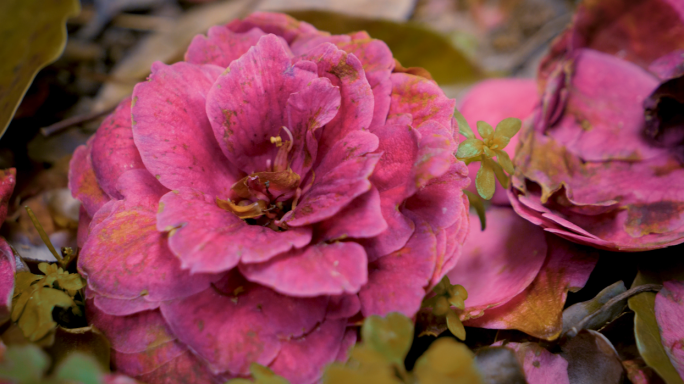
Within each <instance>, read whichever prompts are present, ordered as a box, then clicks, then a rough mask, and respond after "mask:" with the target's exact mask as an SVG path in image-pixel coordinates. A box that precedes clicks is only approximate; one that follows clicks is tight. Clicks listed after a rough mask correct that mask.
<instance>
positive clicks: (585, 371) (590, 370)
mask: <svg viewBox="0 0 684 384" xmlns="http://www.w3.org/2000/svg"><path fill="white" fill-rule="evenodd" d="M561 349H562V350H563V353H562V356H563V358H564V359H565V360H567V362H568V377H569V378H570V383H573V384H575V383H577V384H613V383H614V384H619V383H622V380H623V379H624V369H623V368H622V362H621V361H620V358H619V357H618V354H617V352H616V351H615V348H614V347H613V345H612V344H611V343H610V341H609V340H608V339H607V338H606V337H605V336H603V335H602V334H600V333H598V332H596V331H592V330H587V329H585V330H582V331H580V332H579V333H578V334H577V336H575V337H573V338H572V339H570V340H569V341H568V342H567V343H565V344H563V345H562V346H561Z"/></svg>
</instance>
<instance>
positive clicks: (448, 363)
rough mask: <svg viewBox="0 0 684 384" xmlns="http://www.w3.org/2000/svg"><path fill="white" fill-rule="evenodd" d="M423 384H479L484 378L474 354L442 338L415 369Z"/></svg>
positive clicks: (454, 342) (419, 380) (449, 339)
mask: <svg viewBox="0 0 684 384" xmlns="http://www.w3.org/2000/svg"><path fill="white" fill-rule="evenodd" d="M413 373H414V374H415V376H416V378H417V379H418V382H419V383H421V384H428V383H429V384H442V383H444V384H479V383H482V382H483V380H482V376H481V375H480V372H479V371H478V370H477V367H476V365H475V360H474V356H473V353H472V352H471V351H470V350H469V349H468V347H466V346H465V344H462V343H459V342H458V341H456V340H454V339H451V338H447V337H442V338H439V339H437V340H435V342H434V343H432V345H430V348H429V349H428V350H427V351H426V352H425V353H424V354H423V356H421V357H420V358H418V360H417V361H416V366H415V368H414V369H413Z"/></svg>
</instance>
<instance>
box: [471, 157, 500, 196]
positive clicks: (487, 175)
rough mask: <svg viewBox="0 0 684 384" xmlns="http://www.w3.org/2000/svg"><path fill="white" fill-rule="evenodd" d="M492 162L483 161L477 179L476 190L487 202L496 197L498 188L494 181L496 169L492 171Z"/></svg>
mask: <svg viewBox="0 0 684 384" xmlns="http://www.w3.org/2000/svg"><path fill="white" fill-rule="evenodd" d="M491 164H492V163H491V162H490V161H483V162H482V165H481V166H480V170H479V171H477V176H476V177H475V188H476V189H477V193H479V194H480V197H482V198H483V199H485V200H489V199H491V198H492V196H494V188H496V185H495V180H494V169H492V165H491Z"/></svg>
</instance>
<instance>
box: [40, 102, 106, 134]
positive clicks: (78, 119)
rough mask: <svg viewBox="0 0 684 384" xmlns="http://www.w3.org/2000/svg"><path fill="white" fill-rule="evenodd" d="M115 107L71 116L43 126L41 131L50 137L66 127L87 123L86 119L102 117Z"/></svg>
mask: <svg viewBox="0 0 684 384" xmlns="http://www.w3.org/2000/svg"><path fill="white" fill-rule="evenodd" d="M115 108H116V106H115V107H112V108H108V109H106V110H104V111H99V112H93V113H89V114H86V115H79V116H74V117H70V118H68V119H65V120H62V121H58V122H56V123H54V124H52V125H50V126H47V127H43V128H41V129H40V133H42V134H43V136H45V137H50V136H52V135H54V134H55V133H57V132H59V131H62V130H64V129H66V128H69V127H71V126H74V125H77V124H81V123H85V122H86V121H89V120H94V119H97V118H98V117H102V116H104V115H108V114H109V113H111V112H112V111H113V110H114V109H115Z"/></svg>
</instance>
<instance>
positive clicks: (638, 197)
mask: <svg viewBox="0 0 684 384" xmlns="http://www.w3.org/2000/svg"><path fill="white" fill-rule="evenodd" d="M599 3H600V4H599ZM599 3H595V4H594V3H591V4H590V3H589V2H587V3H586V4H583V5H582V6H581V7H580V9H579V10H578V13H577V15H576V18H575V21H574V24H573V26H572V27H571V28H570V29H569V30H568V32H566V33H565V34H564V35H563V36H562V37H561V38H560V39H559V40H558V41H557V43H556V44H555V45H554V47H553V49H552V52H551V54H550V55H548V56H547V57H546V58H545V60H544V61H543V63H542V66H541V69H540V77H539V82H540V85H541V86H542V87H543V89H545V91H544V94H543V95H542V102H541V105H540V106H539V108H538V109H537V111H536V112H535V114H534V117H533V120H532V121H531V123H530V124H528V125H527V126H526V127H523V129H522V130H521V132H520V133H519V140H520V143H521V144H520V145H519V147H518V150H517V154H516V158H515V165H516V167H517V168H516V174H515V175H514V177H513V183H512V184H513V190H512V196H511V197H512V199H511V203H512V204H513V207H514V209H515V210H516V212H517V213H518V214H520V215H521V216H522V217H524V218H526V219H528V220H530V221H531V222H532V223H534V224H537V225H540V226H541V227H543V228H544V229H545V230H546V231H548V232H551V233H555V234H557V235H559V236H561V237H564V238H566V239H568V240H571V241H575V242H579V243H582V244H588V245H592V246H595V247H599V248H603V249H609V250H621V251H639V250H647V249H656V248H662V247H666V246H669V245H674V244H679V243H682V242H684V156H683V155H682V153H683V152H682V144H684V141H682V140H683V139H684V124H683V123H682V121H684V120H682V119H681V117H682V116H681V104H679V106H678V107H677V106H676V103H675V105H672V104H667V103H665V104H663V105H661V107H660V108H656V106H657V105H658V100H660V98H662V97H663V95H665V96H668V97H672V96H673V95H668V94H667V92H668V91H667V90H663V89H662V88H659V83H660V82H661V81H662V79H659V78H658V77H657V75H659V74H667V73H670V74H673V73H674V72H673V71H674V70H675V69H676V68H677V65H678V62H679V63H681V62H682V56H681V54H680V55H678V59H677V58H676V57H673V56H672V55H671V52H672V51H674V50H676V49H678V48H679V49H681V48H683V47H684V43H683V42H684V27H682V25H684V23H683V22H682V21H684V8H683V7H682V6H681V4H682V3H681V2H677V1H670V0H653V1H649V2H644V3H643V4H641V5H633V4H632V3H630V2H626V1H618V0H611V1H607V2H599ZM630 4H632V5H630ZM642 5H643V6H642ZM654 20H658V21H657V23H658V24H657V26H656V25H655V24H653V23H656V22H655V21H654ZM670 26H671V28H670ZM665 29H667V30H668V35H667V36H662V38H661V35H659V34H658V33H655V32H654V34H650V33H648V32H647V31H649V30H653V31H658V30H665ZM629 31H639V33H638V34H632V33H631V32H629ZM622 57H624V58H625V59H626V60H625V59H623V58H622ZM660 57H664V59H659V60H656V59H658V58H660ZM664 85H665V84H664ZM654 91H657V92H655V93H654ZM678 92H679V94H676V95H674V97H673V99H674V100H677V99H678V100H684V94H682V93H681V92H682V91H681V88H679V91H678ZM680 103H681V101H680ZM644 106H646V107H647V108H646V109H647V110H648V113H649V121H648V122H647V121H646V119H645V116H644V114H645V112H646V111H645V108H644ZM668 108H671V110H668ZM659 111H660V112H659ZM678 111H679V112H678ZM670 114H674V115H675V117H676V116H677V115H678V116H679V118H676V119H671V120H668V121H664V122H663V124H660V121H661V118H666V117H667V116H670Z"/></svg>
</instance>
